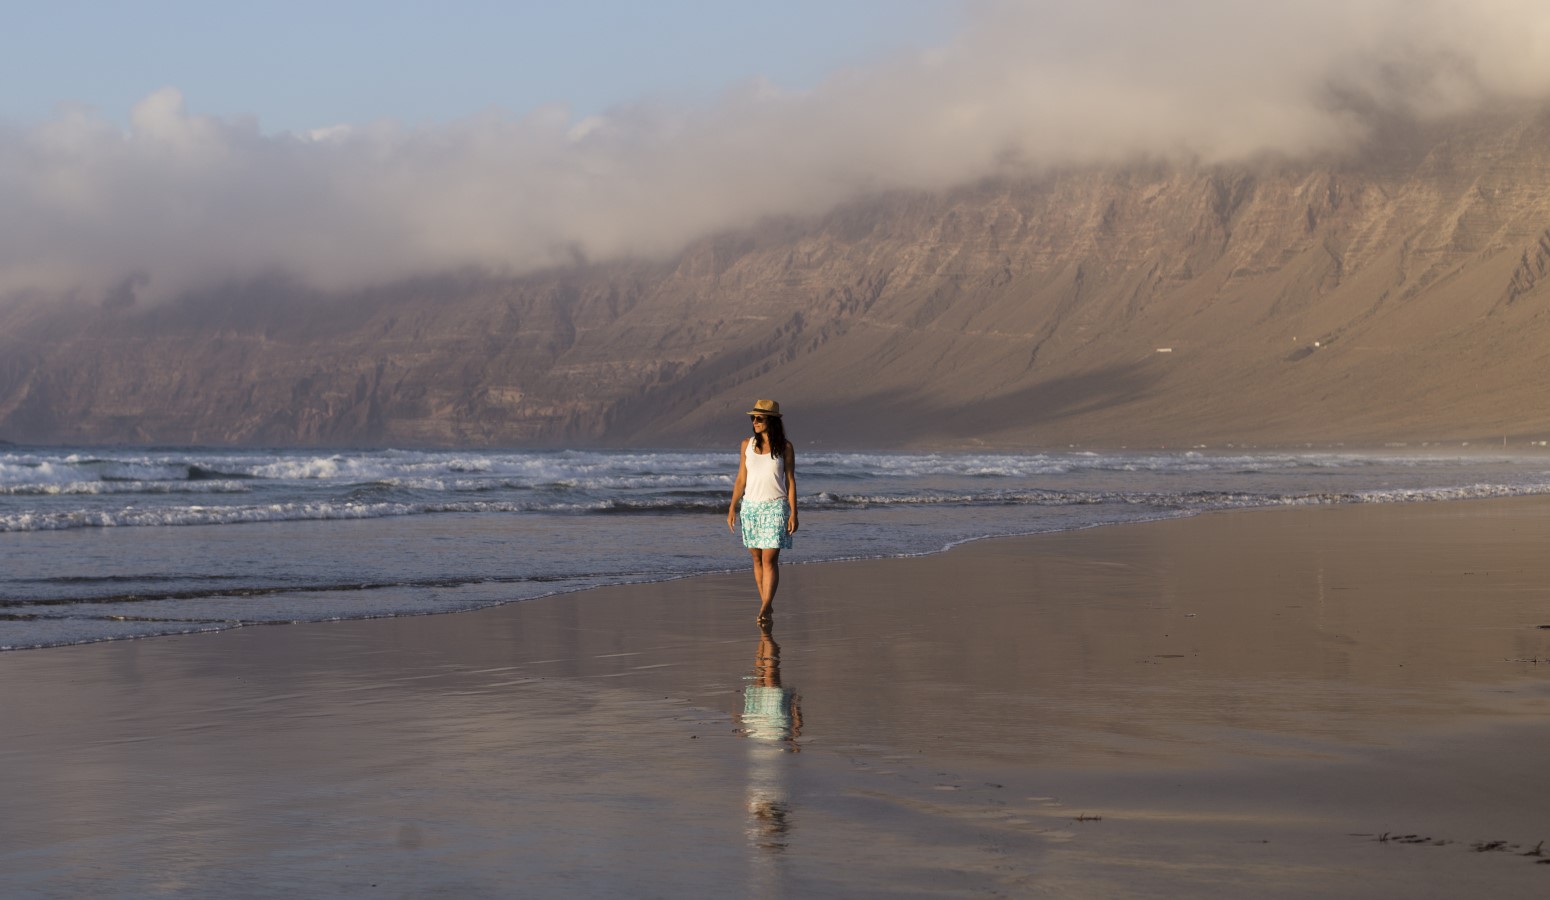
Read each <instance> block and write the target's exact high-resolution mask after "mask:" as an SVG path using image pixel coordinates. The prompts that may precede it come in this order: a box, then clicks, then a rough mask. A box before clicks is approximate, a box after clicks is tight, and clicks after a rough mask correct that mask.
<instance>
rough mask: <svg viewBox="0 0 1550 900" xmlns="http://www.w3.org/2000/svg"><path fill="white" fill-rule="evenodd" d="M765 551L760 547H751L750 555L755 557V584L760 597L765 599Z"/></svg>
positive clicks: (749, 549)
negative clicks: (763, 555)
mask: <svg viewBox="0 0 1550 900" xmlns="http://www.w3.org/2000/svg"><path fill="white" fill-rule="evenodd" d="M763 553H764V551H763V550H760V549H759V548H758V547H749V548H748V555H749V556H752V557H753V584H754V587H755V588H756V589H758V591H759V599H761V600H762V599H764V559H763V557H762V556H761V554H763Z"/></svg>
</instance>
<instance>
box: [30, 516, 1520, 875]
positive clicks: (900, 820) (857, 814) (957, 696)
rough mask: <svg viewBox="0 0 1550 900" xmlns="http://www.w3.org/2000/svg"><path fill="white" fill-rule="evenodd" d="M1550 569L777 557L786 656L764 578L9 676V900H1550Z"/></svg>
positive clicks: (1309, 554)
mask: <svg viewBox="0 0 1550 900" xmlns="http://www.w3.org/2000/svg"><path fill="white" fill-rule="evenodd" d="M719 525H720V522H719V521H715V520H713V519H707V527H708V528H711V527H716V526H719ZM799 537H801V538H804V539H807V540H821V539H822V535H819V534H813V533H809V532H804V534H803V535H801V536H799ZM1547 547H1550V502H1547V501H1545V500H1542V499H1524V500H1513V501H1485V502H1459V503H1450V504H1422V505H1410V506H1344V507H1330V508H1307V509H1289V510H1254V511H1241V512H1229V513H1216V514H1210V515H1204V516H1200V517H1197V518H1193V519H1188V520H1179V521H1170V522H1160V523H1150V524H1144V525H1126V526H1116V527H1108V528H1100V529H1093V530H1090V531H1084V532H1075V533H1068V534H1059V535H1045V536H1039V537H1031V538H1015V539H1002V540H994V541H983V542H979V543H976V544H971V545H967V546H964V547H960V548H958V549H955V550H953V551H951V552H949V553H945V554H938V555H935V556H931V557H923V558H917V559H903V560H882V561H862V562H850V563H832V564H822V565H807V566H786V567H785V568H784V569H783V570H782V574H783V583H782V586H781V591H780V598H779V601H778V602H777V609H776V620H775V625H774V629H773V632H772V637H773V644H772V643H770V642H767V641H765V640H763V638H762V635H761V634H760V632H759V630H758V629H757V628H756V627H755V625H754V623H753V615H754V611H755V609H756V607H757V599H756V597H755V596H754V594H753V591H752V579H751V576H749V575H747V574H742V573H739V574H736V575H724V576H708V577H699V578H692V579H685V580H681V581H675V582H668V583H663V584H655V585H635V586H628V587H620V588H607V589H602V590H596V591H591V592H588V593H585V594H572V595H568V596H561V597H554V598H547V599H543V600H536V601H528V602H523V603H517V604H513V605H509V606H506V607H501V608H497V609H491V610H484V611H480V612H475V613H464V614H457V615H446V616H428V617H418V618H407V619H391V620H374V621H356V622H342V623H326V624H317V625H295V626H277V627H254V628H246V629H239V630H236V631H230V632H223V633H218V634H207V635H191V636H186V637H177V638H158V639H150V640H139V641H124V642H117V643H111V644H97V645H89V646H82V647H70V648H57V649H51V650H41V651H23V652H12V653H5V654H0V683H3V684H4V685H5V690H4V691H0V723H3V724H0V773H3V778H4V786H5V789H4V796H5V798H6V802H5V804H4V808H3V812H0V893H3V894H4V895H5V896H7V897H63V896H99V897H102V896H105V897H147V896H215V895H230V896H278V895H282V894H291V895H299V896H311V897H353V896H370V897H425V896H448V897H512V896H534V897H546V896H589V897H613V896H617V897H643V896H663V897H669V896H753V897H759V896H771V897H780V896H793V897H794V896H846V897H867V896H876V897H895V896H964V895H969V896H973V895H1002V896H1018V897H1105V898H1108V897H1117V898H1128V897H1180V896H1190V897H1223V898H1228V897H1243V896H1250V895H1252V896H1256V897H1315V896H1317V897H1393V896H1406V897H1439V898H1441V897H1459V896H1486V895H1490V896H1496V897H1537V896H1543V895H1545V893H1546V892H1550V864H1543V863H1542V861H1546V860H1550V849H1546V850H1544V851H1543V852H1544V853H1545V854H1546V855H1544V856H1536V855H1529V854H1533V853H1534V852H1535V848H1536V845H1538V843H1539V842H1540V841H1542V840H1543V841H1550V800H1547V799H1546V798H1547V797H1550V763H1547V761H1546V760H1547V758H1550V757H1547V753H1546V747H1550V629H1546V628H1541V627H1540V626H1543V625H1550V554H1547V553H1546V552H1545V551H1546V548H1547ZM777 652H778V659H777V658H776V655H777Z"/></svg>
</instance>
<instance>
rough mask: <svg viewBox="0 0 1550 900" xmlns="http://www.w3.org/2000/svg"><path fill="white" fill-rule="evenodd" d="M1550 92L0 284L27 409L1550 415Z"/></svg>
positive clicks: (1403, 424)
mask: <svg viewBox="0 0 1550 900" xmlns="http://www.w3.org/2000/svg"><path fill="white" fill-rule="evenodd" d="M1547 313H1550V111H1546V110H1543V109H1533V110H1527V111H1523V110H1518V111H1514V112H1511V113H1498V114H1493V115H1489V116H1486V115H1481V116H1476V117H1472V118H1470V119H1468V120H1455V121H1448V122H1439V123H1433V124H1429V125H1417V124H1413V123H1411V124H1406V123H1398V122H1395V123H1390V124H1388V125H1386V126H1385V127H1383V128H1381V129H1379V131H1378V132H1377V134H1375V136H1374V137H1373V139H1372V141H1371V142H1370V143H1369V144H1368V145H1367V146H1366V147H1365V148H1364V149H1363V151H1362V152H1361V153H1359V154H1356V155H1352V156H1345V157H1340V158H1330V159H1325V160H1319V161H1312V162H1309V161H1287V160H1281V161H1275V160H1262V161H1258V162H1256V163H1253V164H1243V165H1232V166H1226V165H1223V166H1190V165H1180V164H1174V163H1161V162H1158V163H1146V164H1136V165H1132V166H1128V167H1124V168H1102V169H1071V170H1067V171H1058V172H1047V173H1043V174H1040V175H1038V176H1037V177H1029V178H1026V179H1022V180H1015V181H1011V180H1005V181H997V182H993V183H984V184H978V185H973V186H966V187H963V188H960V189H957V190H954V191H950V192H945V193H933V194H909V193H894V194H889V195H886V196H878V197H872V198H869V199H867V200H865V201H861V202H856V203H852V204H849V205H846V206H843V207H841V208H839V209H836V210H834V211H832V212H831V213H829V214H827V215H825V216H823V217H821V218H817V219H813V220H804V221H771V222H764V223H762V224H760V225H758V226H756V227H752V228H749V229H747V230H744V231H739V232H736V233H727V234H721V235H717V236H715V237H712V238H709V239H706V240H703V241H700V242H699V243H697V244H695V245H693V246H691V247H689V248H688V249H686V250H685V251H684V252H683V253H682V254H681V255H680V256H678V257H677V258H676V259H673V260H670V261H666V262H628V263H617V264H609V265H594V266H580V267H577V268H574V269H569V270H565V271H551V272H545V273H540V274H537V275H532V276H527V277H522V278H498V277H494V276H489V275H484V274H478V273H464V274H452V275H441V276H436V277H427V278H425V279H422V280H417V281H412V282H406V283H401V284H396V285H393V286H392V287H390V288H384V289H378V290H372V291H367V292H361V293H356V294H351V295H348V296H323V295H318V294H315V293H313V292H311V291H309V290H307V289H305V288H304V287H302V286H298V285H295V284H292V283H288V282H286V281H284V280H283V279H273V280H268V281H258V282H253V283H250V284H247V285H245V286H242V287H240V288H229V289H224V290H220V291H214V292H210V293H207V294H205V295H200V296H189V297H185V298H183V299H182V300H180V301H178V302H175V303H170V304H164V305H159V306H154V307H150V308H141V307H139V306H136V305H133V304H129V305H125V304H122V303H120V304H108V305H94V306H91V307H90V308H87V307H83V306H78V305H71V304H66V303H60V302H42V301H33V302H21V301H17V302H13V303H11V304H9V305H7V306H5V307H3V308H0V437H4V438H8V439H10V440H13V441H36V442H121V441H122V442H157V443H202V444H227V443H260V444H286V445H290V444H309V445H479V446H484V445H505V446H538V445H544V446H552V445H621V444H645V445H693V444H701V443H705V442H720V443H725V442H727V441H729V440H734V439H735V438H736V437H737V436H738V435H740V434H741V433H742V432H743V431H744V427H745V426H744V423H743V422H742V420H741V416H740V414H741V413H742V411H743V410H744V409H746V408H747V405H748V404H749V402H751V401H752V400H753V399H754V398H755V397H775V398H777V399H779V400H780V401H781V402H782V403H783V404H785V405H786V406H787V408H788V409H789V410H790V412H791V414H792V415H791V417H790V418H789V419H788V422H789V424H790V427H791V430H792V434H793V437H795V438H797V439H798V441H799V443H800V444H803V445H808V444H811V445H812V446H815V447H825V446H831V447H839V446H845V447H855V446H954V447H967V446H1001V447H1036V446H1061V447H1064V446H1066V445H1069V444H1080V445H1086V446H1097V445H1103V446H1116V447H1117V446H1132V447H1134V446H1157V445H1166V446H1175V447H1176V446H1189V445H1196V444H1206V445H1212V446H1220V445H1222V444H1225V443H1229V442H1231V443H1240V444H1242V443H1252V444H1258V445H1268V444H1297V445H1301V444H1305V443H1310V442H1311V443H1316V444H1326V443H1332V442H1347V443H1351V444H1376V443H1382V442H1389V441H1404V442H1411V443H1420V442H1426V441H1462V440H1474V441H1482V440H1490V441H1492V442H1495V443H1498V444H1499V443H1500V442H1501V440H1502V439H1503V437H1506V438H1507V439H1508V440H1509V441H1513V442H1518V443H1521V442H1523V441H1526V440H1540V439H1544V438H1546V437H1550V408H1547V404H1546V402H1545V400H1544V398H1545V397H1546V396H1547V388H1550V315H1547Z"/></svg>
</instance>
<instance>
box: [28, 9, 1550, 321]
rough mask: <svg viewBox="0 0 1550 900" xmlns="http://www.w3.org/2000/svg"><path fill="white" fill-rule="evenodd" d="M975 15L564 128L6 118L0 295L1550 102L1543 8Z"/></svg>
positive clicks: (1243, 153)
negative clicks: (795, 77)
mask: <svg viewBox="0 0 1550 900" xmlns="http://www.w3.org/2000/svg"><path fill="white" fill-rule="evenodd" d="M967 21H968V25H967V26H966V28H965V30H964V31H963V32H962V33H960V34H958V35H954V36H947V37H946V38H944V43H943V44H942V45H941V46H940V47H938V48H935V49H932V50H930V51H927V52H921V53H916V54H911V55H909V56H903V57H899V58H895V59H893V60H891V61H889V62H887V63H885V64H882V65H877V66H873V67H869V68H864V69H855V70H850V71H843V72H839V73H837V74H835V75H834V76H833V77H831V78H830V79H828V80H827V81H826V82H825V83H823V84H822V85H820V86H819V87H818V88H815V89H813V90H810V91H804V92H790V91H784V90H781V89H780V88H778V87H776V86H774V85H770V84H762V83H751V84H746V85H741V86H738V87H737V88H735V89H733V90H731V91H729V92H728V93H726V94H725V95H724V96H722V97H721V98H720V99H719V100H718V101H717V102H715V103H712V104H708V105H705V106H700V107H695V108H672V107H665V106H659V105H656V106H654V105H650V104H640V105H634V106H625V107H620V108H618V109H615V110H613V111H611V112H610V113H608V114H607V115H604V116H600V117H595V118H590V119H585V120H581V121H576V120H575V119H574V118H573V117H572V116H571V115H570V113H569V112H568V111H567V110H565V109H563V108H545V109H538V110H534V111H531V112H528V113H526V114H524V115H513V114H509V113H505V112H499V111H495V112H491V113H489V114H486V115H483V116H479V117H476V118H472V119H468V120H464V121H461V122H457V123H454V124H450V125H445V126H438V127H428V128H411V127H406V126H403V125H399V124H396V123H393V122H378V123H372V124H365V125H348V126H339V127H336V128H331V129H326V130H321V131H318V132H314V133H310V134H289V133H285V134H266V133H264V132H263V131H262V130H261V129H260V128H259V126H258V124H257V123H256V122H252V121H248V120H231V119H222V118H218V117H212V116H207V115H199V114H194V113H191V112H189V111H188V110H187V109H186V108H185V106H184V104H183V101H182V97H181V95H180V94H179V92H178V91H177V90H176V89H174V88H167V89H163V90H161V91H158V92H156V93H154V94H152V95H151V96H149V97H147V98H145V100H144V101H142V102H141V103H140V104H139V105H138V106H136V107H135V109H134V111H133V114H132V116H131V120H130V125H129V127H128V128H127V129H124V128H120V127H117V126H115V125H112V124H110V123H108V122H107V121H105V120H104V119H102V118H100V117H98V116H95V115H93V114H91V113H89V112H86V111H81V110H69V109H67V110H63V111H61V112H60V113H59V114H58V115H56V116H55V117H54V118H53V119H52V120H50V121H47V122H45V123H42V124H41V125H37V126H31V127H26V128H22V127H17V126H10V127H6V126H0V296H4V295H8V294H16V293H29V292H30V293H37V292H44V293H61V294H66V293H73V294H75V295H77V296H83V297H106V296H111V295H112V294H113V293H114V291H115V290H116V291H117V292H118V293H119V294H120V295H122V294H123V293H124V292H125V291H126V290H133V291H135V292H137V293H138V294H139V295H140V296H141V297H142V298H145V297H164V296H171V295H174V294H176V293H178V292H180V291H183V290H186V289H190V288H196V287H200V286H205V285H208V284H211V283H219V282H222V281H227V280H240V279H245V278H250V277H253V276H256V275H263V274H271V273H277V272H283V273H288V274H290V275H292V276H295V277H297V278H300V279H302V280H304V281H306V282H308V283H310V284H313V285H315V286H317V287H320V288H323V289H346V288H351V287H357V286H363V285H367V284H374V283H382V282H386V281H391V280H394V279H397V278H402V277H406V276H410V275H414V274H421V273H426V272H431V271H437V270H444V269H448V268H457V267H464V266H478V267H484V268H490V269H494V270H497V271H506V272H523V271H530V270H533V269H537V268H542V267H546V266H551V265H556V264H566V263H571V262H574V261H576V260H578V259H586V260H605V259H613V258H620V257H628V256H657V255H661V254H666V253H671V252H672V251H674V250H676V249H678V248H680V247H681V246H683V245H684V244H685V243H686V242H688V241H690V240H693V239H694V238H696V237H699V236H702V235H704V234H707V233H710V232H713V231H715V230H718V229H722V228H727V227H732V226H736V225H739V224H744V223H747V222H750V221H752V220H753V219H755V218H757V217H760V216H767V215H774V214H806V213H813V212H818V211H821V210H823V209H825V208H827V207H829V206H832V205H834V204H836V203H839V202H841V201H844V200H846V199H849V198H852V197H854V196H856V195H857V194H860V193H863V192H866V191H872V190H879V189H888V188H901V187H902V188H924V189H931V188H940V187H945V186H950V185H953V184H956V183H962V182H964V181H968V180H972V179H976V178H981V177H984V176H987V175H993V174H999V173H1005V172H1008V171H1017V170H1022V169H1030V170H1036V169H1037V168H1039V167H1041V166H1048V165H1060V164H1071V163H1083V162H1098V161H1112V160H1117V159H1123V158H1126V157H1130V156H1134V155H1137V154H1150V155H1163V156H1181V157H1189V158H1199V159H1203V160H1207V161H1225V160H1231V159H1236V158H1244V157H1250V156H1253V155H1255V154H1259V153H1264V152H1277V153H1282V154H1288V155H1298V154H1304V153H1311V152H1319V151H1327V150H1332V149H1333V150H1338V149H1340V148H1343V147H1348V146H1351V145H1353V144H1354V143H1355V142H1359V141H1360V140H1361V139H1362V137H1363V135H1364V128H1365V126H1364V121H1365V119H1364V116H1365V115H1367V114H1370V113H1371V112H1372V111H1374V110H1382V111H1392V112H1399V113H1404V114H1409V115H1415V116H1421V117H1426V116H1439V115H1446V114H1450V113H1456V112H1461V111H1465V110H1468V109H1471V108H1473V107H1476V106H1478V105H1481V104H1483V103H1486V102H1490V101H1493V100H1496V99H1502V98H1506V99H1526V98H1541V97H1547V96H1550V7H1546V6H1545V5H1544V4H1543V3H1542V2H1539V0H1458V2H1444V0H1430V2H1429V0H1304V2H1302V3H1298V4H1257V3H1246V2H1242V0H1172V2H1168V3H1157V2H1155V0H1085V2H1083V3H1080V4H1072V3H1068V2H1056V0H1050V2H1042V0H1039V2H1035V0H1028V2H983V3H977V4H973V5H972V6H971V7H970V15H969V16H968V17H967ZM815 27H817V24H816V23H815Z"/></svg>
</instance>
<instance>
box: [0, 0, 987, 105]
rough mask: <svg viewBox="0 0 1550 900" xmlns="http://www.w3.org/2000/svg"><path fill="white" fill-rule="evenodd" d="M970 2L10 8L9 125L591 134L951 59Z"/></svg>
mask: <svg viewBox="0 0 1550 900" xmlns="http://www.w3.org/2000/svg"><path fill="white" fill-rule="evenodd" d="M961 15H962V4H961V3H960V2H958V0H766V2H749V0H638V2H629V0H548V2H532V0H513V2H493V0H440V2H402V0H399V2H394V0H370V2H368V0H309V2H298V0H255V2H247V3H236V2H223V0H199V2H193V0H160V2H157V0H138V2H137V0H129V2H113V0H96V2H82V0H0V121H6V122H9V123H11V124H29V123H34V122H37V121H41V120H44V119H46V118H48V117H50V116H52V115H53V114H54V113H55V110H56V107H57V106H58V105H59V104H61V103H68V104H82V105H85V106H87V107H89V108H91V109H93V110H94V111H95V112H96V113H97V114H98V115H100V116H102V117H104V118H106V119H108V120H110V121H115V122H119V123H124V122H125V121H127V117H128V113H129V110H130V108H131V107H132V106H133V105H134V104H135V103H137V102H139V101H140V100H141V99H143V98H144V97H146V96H147V95H149V94H150V93H152V92H153V91H156V90H158V89H160V88H164V87H169V86H170V87H176V88H178V89H179V90H180V91H181V92H182V94H183V97H184V98H185V101H186V102H187V104H188V108H189V110H190V111H192V112H195V113H200V114H205V115H213V116H218V117H222V118H231V117H238V116H254V117H256V118H257V119H258V122H259V125H260V127H261V128H262V129H263V130H264V131H265V132H271V133H272V132H277V131H305V130H308V129H312V128H319V127H325V126H332V125H338V124H343V123H353V124H360V123H365V122H371V121H376V120H381V119H393V120H397V121H399V122H403V123H406V124H411V125H428V124H435V123H443V122H447V121H449V120H456V119H460V118H464V117H467V116H470V115H474V114H477V113H481V112H484V111H488V110H490V109H492V108H495V109H499V110H502V111H505V112H507V113H515V114H522V113H525V112H527V111H529V110H531V109H534V108H536V107H540V106H544V105H548V104H562V105H565V106H567V107H568V108H569V109H570V110H571V111H572V112H573V113H574V114H575V115H577V116H586V115H589V114H593V113H598V112H602V111H605V110H607V109H609V108H610V107H613V106H615V105H617V104H621V103H629V102H633V101H636V100H641V99H646V100H652V101H661V102H669V103H673V104H694V103H702V102H706V101H707V100H709V99H712V98H713V97H714V96H715V95H716V94H717V93H719V92H721V91H724V90H726V89H728V88H729V87H732V86H735V85H736V84H738V83H740V82H745V81H746V80H748V79H750V78H754V77H763V78H767V79H769V80H771V81H772V82H774V83H775V84H777V85H779V86H781V87H786V88H793V89H806V88H810V87H812V86H814V85H815V84H817V83H819V82H821V81H822V80H823V78H824V77H825V76H827V75H829V74H831V73H832V72H834V71H836V70H839V69H843V68H847V67H855V66H865V65H869V64H871V63H873V62H875V61H877V60H878V59H880V58H884V57H886V56H888V55H889V54H891V53H894V52H897V51H900V50H912V49H920V48H926V47H931V46H936V45H939V44H942V43H945V42H946V41H947V40H949V39H950V38H951V35H952V33H953V32H954V31H955V30H956V29H957V28H958V26H959V25H960V24H961V21H960V20H961Z"/></svg>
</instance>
